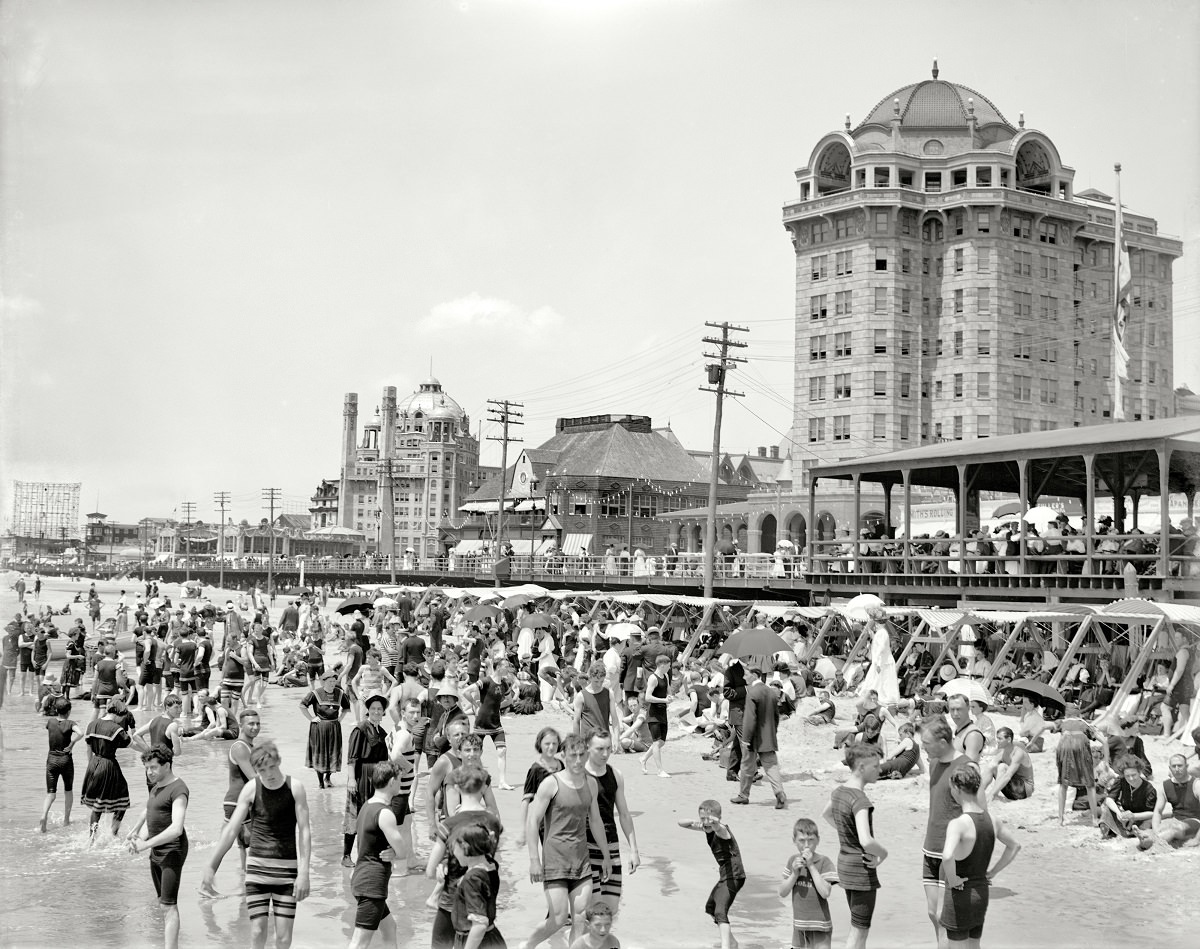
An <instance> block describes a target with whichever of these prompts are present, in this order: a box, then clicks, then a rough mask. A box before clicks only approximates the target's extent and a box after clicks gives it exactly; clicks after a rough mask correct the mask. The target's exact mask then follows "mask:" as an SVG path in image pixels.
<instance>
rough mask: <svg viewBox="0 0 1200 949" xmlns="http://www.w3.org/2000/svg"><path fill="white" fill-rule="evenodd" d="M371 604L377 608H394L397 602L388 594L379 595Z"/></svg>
mask: <svg viewBox="0 0 1200 949" xmlns="http://www.w3.org/2000/svg"><path fill="white" fill-rule="evenodd" d="M371 606H372V607H373V608H374V609H377V610H394V609H396V607H397V606H399V604H398V603H397V602H396V601H395V600H393V599H392V598H391V597H390V596H381V597H380V598H379V599H377V600H376V601H375V602H374V603H372V604H371Z"/></svg>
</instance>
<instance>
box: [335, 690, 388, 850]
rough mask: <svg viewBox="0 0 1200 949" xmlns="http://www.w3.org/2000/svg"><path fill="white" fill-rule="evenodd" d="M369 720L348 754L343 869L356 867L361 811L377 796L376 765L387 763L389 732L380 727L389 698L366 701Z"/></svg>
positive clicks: (357, 728) (354, 734) (356, 728)
mask: <svg viewBox="0 0 1200 949" xmlns="http://www.w3.org/2000/svg"><path fill="white" fill-rule="evenodd" d="M366 706H367V717H366V718H365V719H364V720H363V721H361V722H359V723H358V724H357V725H355V726H354V728H353V729H352V730H351V732H350V745H349V747H348V748H347V750H346V763H347V764H348V765H349V768H350V777H349V780H347V781H346V813H345V817H344V819H343V821H342V866H343V867H353V866H354V861H353V860H351V859H350V853H351V851H353V850H354V836H355V834H356V833H357V828H358V812H359V809H360V808H361V807H362V805H363V804H365V803H366V802H367V801H368V800H370V798H371V795H372V794H374V793H375V786H374V784H373V783H372V777H371V776H372V774H373V773H374V770H375V765H377V764H378V763H379V762H381V761H387V759H388V749H387V732H385V731H384V730H383V727H382V726H381V725H380V724H379V723H380V722H381V721H382V720H383V714H384V712H385V711H387V697H386V696H383V695H372V696H370V697H369V698H368V699H367V701H366Z"/></svg>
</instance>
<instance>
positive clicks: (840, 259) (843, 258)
mask: <svg viewBox="0 0 1200 949" xmlns="http://www.w3.org/2000/svg"><path fill="white" fill-rule="evenodd" d="M834 264H835V267H834V270H835V272H836V273H837V275H838V276H839V277H844V276H846V274H850V273H854V252H853V251H850V250H842V251H838V253H837V256H836V258H835V259H834Z"/></svg>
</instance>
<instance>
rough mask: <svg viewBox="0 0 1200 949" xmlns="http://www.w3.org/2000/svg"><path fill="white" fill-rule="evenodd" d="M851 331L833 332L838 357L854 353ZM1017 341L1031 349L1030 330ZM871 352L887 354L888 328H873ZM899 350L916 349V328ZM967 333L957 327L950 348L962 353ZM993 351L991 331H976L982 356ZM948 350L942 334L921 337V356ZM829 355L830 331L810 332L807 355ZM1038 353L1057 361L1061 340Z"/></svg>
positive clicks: (905, 333) (1019, 348) (903, 335)
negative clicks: (816, 334)
mask: <svg viewBox="0 0 1200 949" xmlns="http://www.w3.org/2000/svg"><path fill="white" fill-rule="evenodd" d="M851 336H852V333H851V332H850V331H847V332H844V333H834V334H833V355H834V357H835V358H842V357H845V356H852V355H853V354H854V352H853V344H852V340H851ZM1015 337H1016V342H1015V343H1014V347H1015V353H1022V352H1025V351H1030V352H1032V349H1033V342H1032V340H1033V337H1032V336H1031V335H1030V334H1028V333H1017V334H1015ZM871 340H872V343H871V352H872V353H873V354H875V355H884V354H886V353H887V351H888V346H889V336H888V331H887V330H886V329H876V330H872V336H871ZM898 345H899V354H900V355H901V356H909V355H912V353H913V352H914V351H915V350H914V346H913V331H912V330H901V332H900V335H899V340H898ZM966 350H967V346H966V336H965V333H964V331H963V330H955V332H954V335H953V336H952V337H951V338H950V352H951V353H952V354H953V355H955V356H963V355H965V354H966ZM991 352H992V331H991V330H979V331H977V332H976V334H975V353H976V355H979V356H990V355H991ZM945 353H946V346H945V342H944V340H943V339H942V337H940V336H938V337H936V338H933V339H931V338H930V337H928V336H922V337H921V355H922V356H930V355H935V356H943V355H945ZM828 355H829V334H821V335H819V336H810V337H809V338H808V358H809V361H810V362H817V361H819V360H822V359H826V358H827V357H828ZM1039 356H1040V358H1041V360H1042V362H1057V361H1058V344H1057V343H1055V342H1046V343H1044V344H1043V345H1042V346H1041V347H1040V349H1039ZM1017 358H1026V359H1028V358H1029V357H1028V356H1024V357H1022V356H1019V355H1018V357H1017Z"/></svg>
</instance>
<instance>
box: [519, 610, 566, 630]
mask: <svg viewBox="0 0 1200 949" xmlns="http://www.w3.org/2000/svg"><path fill="white" fill-rule="evenodd" d="M518 625H519V626H520V627H521V628H522V629H542V628H543V627H546V626H559V625H561V624H560V623H559V621H558V620H556V619H555V618H554V617H553V616H551V615H550V614H549V613H527V614H526V615H525V616H522V617H521V622H520V623H519V624H518Z"/></svg>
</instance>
